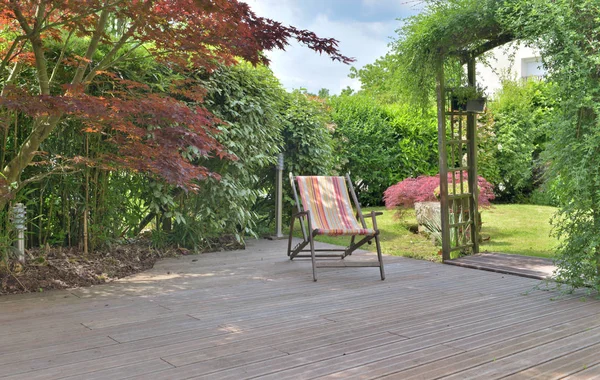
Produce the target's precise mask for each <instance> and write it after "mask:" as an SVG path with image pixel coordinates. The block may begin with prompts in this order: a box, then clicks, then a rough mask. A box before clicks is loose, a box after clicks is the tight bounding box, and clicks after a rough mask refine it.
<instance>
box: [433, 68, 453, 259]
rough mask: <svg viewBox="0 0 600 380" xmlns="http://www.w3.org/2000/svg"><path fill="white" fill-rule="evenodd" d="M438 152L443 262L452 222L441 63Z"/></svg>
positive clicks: (437, 79) (438, 93) (438, 100)
mask: <svg viewBox="0 0 600 380" xmlns="http://www.w3.org/2000/svg"><path fill="white" fill-rule="evenodd" d="M436 93H437V114H438V151H439V166H440V216H441V218H442V221H441V227H442V261H446V260H450V226H449V225H450V220H449V213H448V152H447V151H446V91H445V89H444V64H443V63H439V64H438V69H437V76H436Z"/></svg>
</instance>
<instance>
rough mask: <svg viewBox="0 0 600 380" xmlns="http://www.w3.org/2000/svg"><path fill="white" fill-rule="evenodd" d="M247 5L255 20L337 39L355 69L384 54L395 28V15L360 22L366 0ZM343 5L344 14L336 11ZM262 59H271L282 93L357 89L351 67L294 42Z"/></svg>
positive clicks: (254, 1)
mask: <svg viewBox="0 0 600 380" xmlns="http://www.w3.org/2000/svg"><path fill="white" fill-rule="evenodd" d="M247 1H248V4H249V5H250V6H251V8H252V9H253V10H254V11H255V12H256V13H257V14H258V15H260V16H264V17H268V18H272V19H274V20H277V21H280V22H282V23H284V24H289V25H294V26H296V27H298V28H301V29H308V30H311V31H313V32H315V33H317V35H319V36H321V37H331V38H335V39H337V40H338V41H339V48H340V51H341V52H342V54H344V55H346V56H350V57H354V58H356V62H354V63H353V64H352V65H353V66H355V67H357V68H359V67H362V66H363V65H365V64H367V63H371V62H373V61H375V60H376V59H377V58H379V57H380V56H382V55H384V54H385V53H386V52H387V51H388V46H387V45H388V43H389V42H390V39H389V37H390V36H393V35H394V30H395V29H396V28H397V27H398V26H399V22H398V21H396V20H395V17H390V16H389V15H388V16H386V17H383V18H382V19H381V20H374V19H373V18H372V17H371V18H368V20H367V21H365V20H363V19H362V18H363V17H361V15H362V13H361V11H360V10H361V2H365V1H367V0H358V1H356V0H350V1H344V2H335V1H330V2H325V4H329V5H330V6H329V7H319V6H316V5H315V6H311V5H314V4H311V1H310V0H305V1H302V0H277V1H275V0H247ZM319 3H320V2H319ZM392 3H395V2H392ZM315 4H317V3H316V2H315ZM344 4H346V5H347V6H346V9H344V12H345V13H344V12H341V11H338V10H340V9H341V8H340V7H341V6H343V5H344ZM349 4H351V6H350V5H349ZM348 7H351V8H352V9H347V8H348ZM267 56H268V57H269V59H270V60H271V69H272V70H273V72H274V73H275V75H276V76H277V77H278V78H279V79H280V81H281V82H282V84H283V85H284V86H285V87H286V88H287V89H293V88H301V87H302V88H306V89H307V90H309V91H310V92H315V93H316V92H317V91H318V90H319V89H321V88H328V89H329V90H330V91H331V93H333V94H338V93H340V92H341V90H342V89H344V88H346V87H347V86H350V87H351V88H354V89H358V87H359V83H358V81H356V80H353V79H350V78H348V74H349V73H350V66H348V65H344V64H343V63H339V62H332V61H331V59H330V58H329V57H328V56H326V55H319V54H318V53H316V52H314V51H312V50H310V49H308V48H306V47H304V46H301V45H300V44H298V43H296V42H293V43H292V44H291V45H290V46H289V47H287V48H286V51H272V52H268V53H267Z"/></svg>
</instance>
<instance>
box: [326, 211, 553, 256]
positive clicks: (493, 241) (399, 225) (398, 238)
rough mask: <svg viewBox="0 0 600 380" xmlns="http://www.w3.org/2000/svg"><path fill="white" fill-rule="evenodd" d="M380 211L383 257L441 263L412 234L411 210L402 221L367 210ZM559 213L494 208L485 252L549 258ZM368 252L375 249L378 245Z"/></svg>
mask: <svg viewBox="0 0 600 380" xmlns="http://www.w3.org/2000/svg"><path fill="white" fill-rule="evenodd" d="M371 210H376V211H381V212H383V215H381V216H379V217H378V218H377V224H378V226H379V229H380V230H381V249H382V251H383V253H384V254H389V255H397V256H405V257H413V258H417V259H423V260H430V261H440V260H441V256H440V253H439V251H440V249H441V247H436V246H434V245H433V244H432V243H431V240H430V239H428V238H426V237H424V236H421V235H418V234H415V233H413V232H411V229H409V226H414V227H415V228H416V220H415V212H414V210H408V211H407V212H406V213H405V215H404V216H403V218H402V219H401V220H399V219H398V218H397V217H396V216H395V212H394V211H390V210H386V209H385V208H383V207H375V208H366V209H364V210H363V212H364V213H365V214H366V213H368V212H370V211H371ZM555 211H556V209H555V208H553V207H548V206H535V205H495V206H493V207H492V208H490V209H484V210H483V213H482V221H483V226H482V235H483V236H484V238H487V237H489V239H488V240H486V241H484V242H483V244H482V245H481V251H482V252H486V251H487V252H503V253H514V254H521V255H527V256H541V257H550V256H551V255H552V248H553V247H554V246H555V245H556V240H555V239H554V238H552V237H550V229H551V227H550V218H551V216H552V214H553V213H554V212H555ZM367 223H369V219H368V218H367ZM317 240H319V241H322V242H327V243H332V244H338V245H347V244H348V241H349V238H347V237H329V236H318V237H317ZM366 249H369V250H372V251H374V250H375V244H373V245H367V246H366Z"/></svg>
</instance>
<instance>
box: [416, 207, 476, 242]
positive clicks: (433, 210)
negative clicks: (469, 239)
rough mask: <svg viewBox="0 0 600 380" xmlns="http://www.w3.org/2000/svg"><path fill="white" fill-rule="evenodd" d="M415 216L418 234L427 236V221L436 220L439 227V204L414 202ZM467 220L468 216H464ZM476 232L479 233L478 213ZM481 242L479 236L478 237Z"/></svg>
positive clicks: (440, 218)
mask: <svg viewBox="0 0 600 380" xmlns="http://www.w3.org/2000/svg"><path fill="white" fill-rule="evenodd" d="M415 215H416V217H417V225H418V231H419V233H422V234H425V235H429V232H430V231H429V230H428V228H427V227H426V225H425V224H426V223H427V220H437V221H438V223H439V225H440V227H441V220H442V212H441V206H440V202H415ZM466 218H468V215H466ZM477 231H478V232H481V212H479V223H478V226H477ZM479 242H481V235H479Z"/></svg>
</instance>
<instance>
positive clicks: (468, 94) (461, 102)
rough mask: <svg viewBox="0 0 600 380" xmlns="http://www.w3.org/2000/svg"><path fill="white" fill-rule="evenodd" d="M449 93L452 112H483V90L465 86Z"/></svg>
mask: <svg viewBox="0 0 600 380" xmlns="http://www.w3.org/2000/svg"><path fill="white" fill-rule="evenodd" d="M451 91H452V95H451V97H450V102H451V109H452V111H466V112H475V113H481V112H483V110H484V107H485V101H486V98H485V93H484V89H483V88H481V87H473V86H466V87H457V88H453V89H452V90H451Z"/></svg>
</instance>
